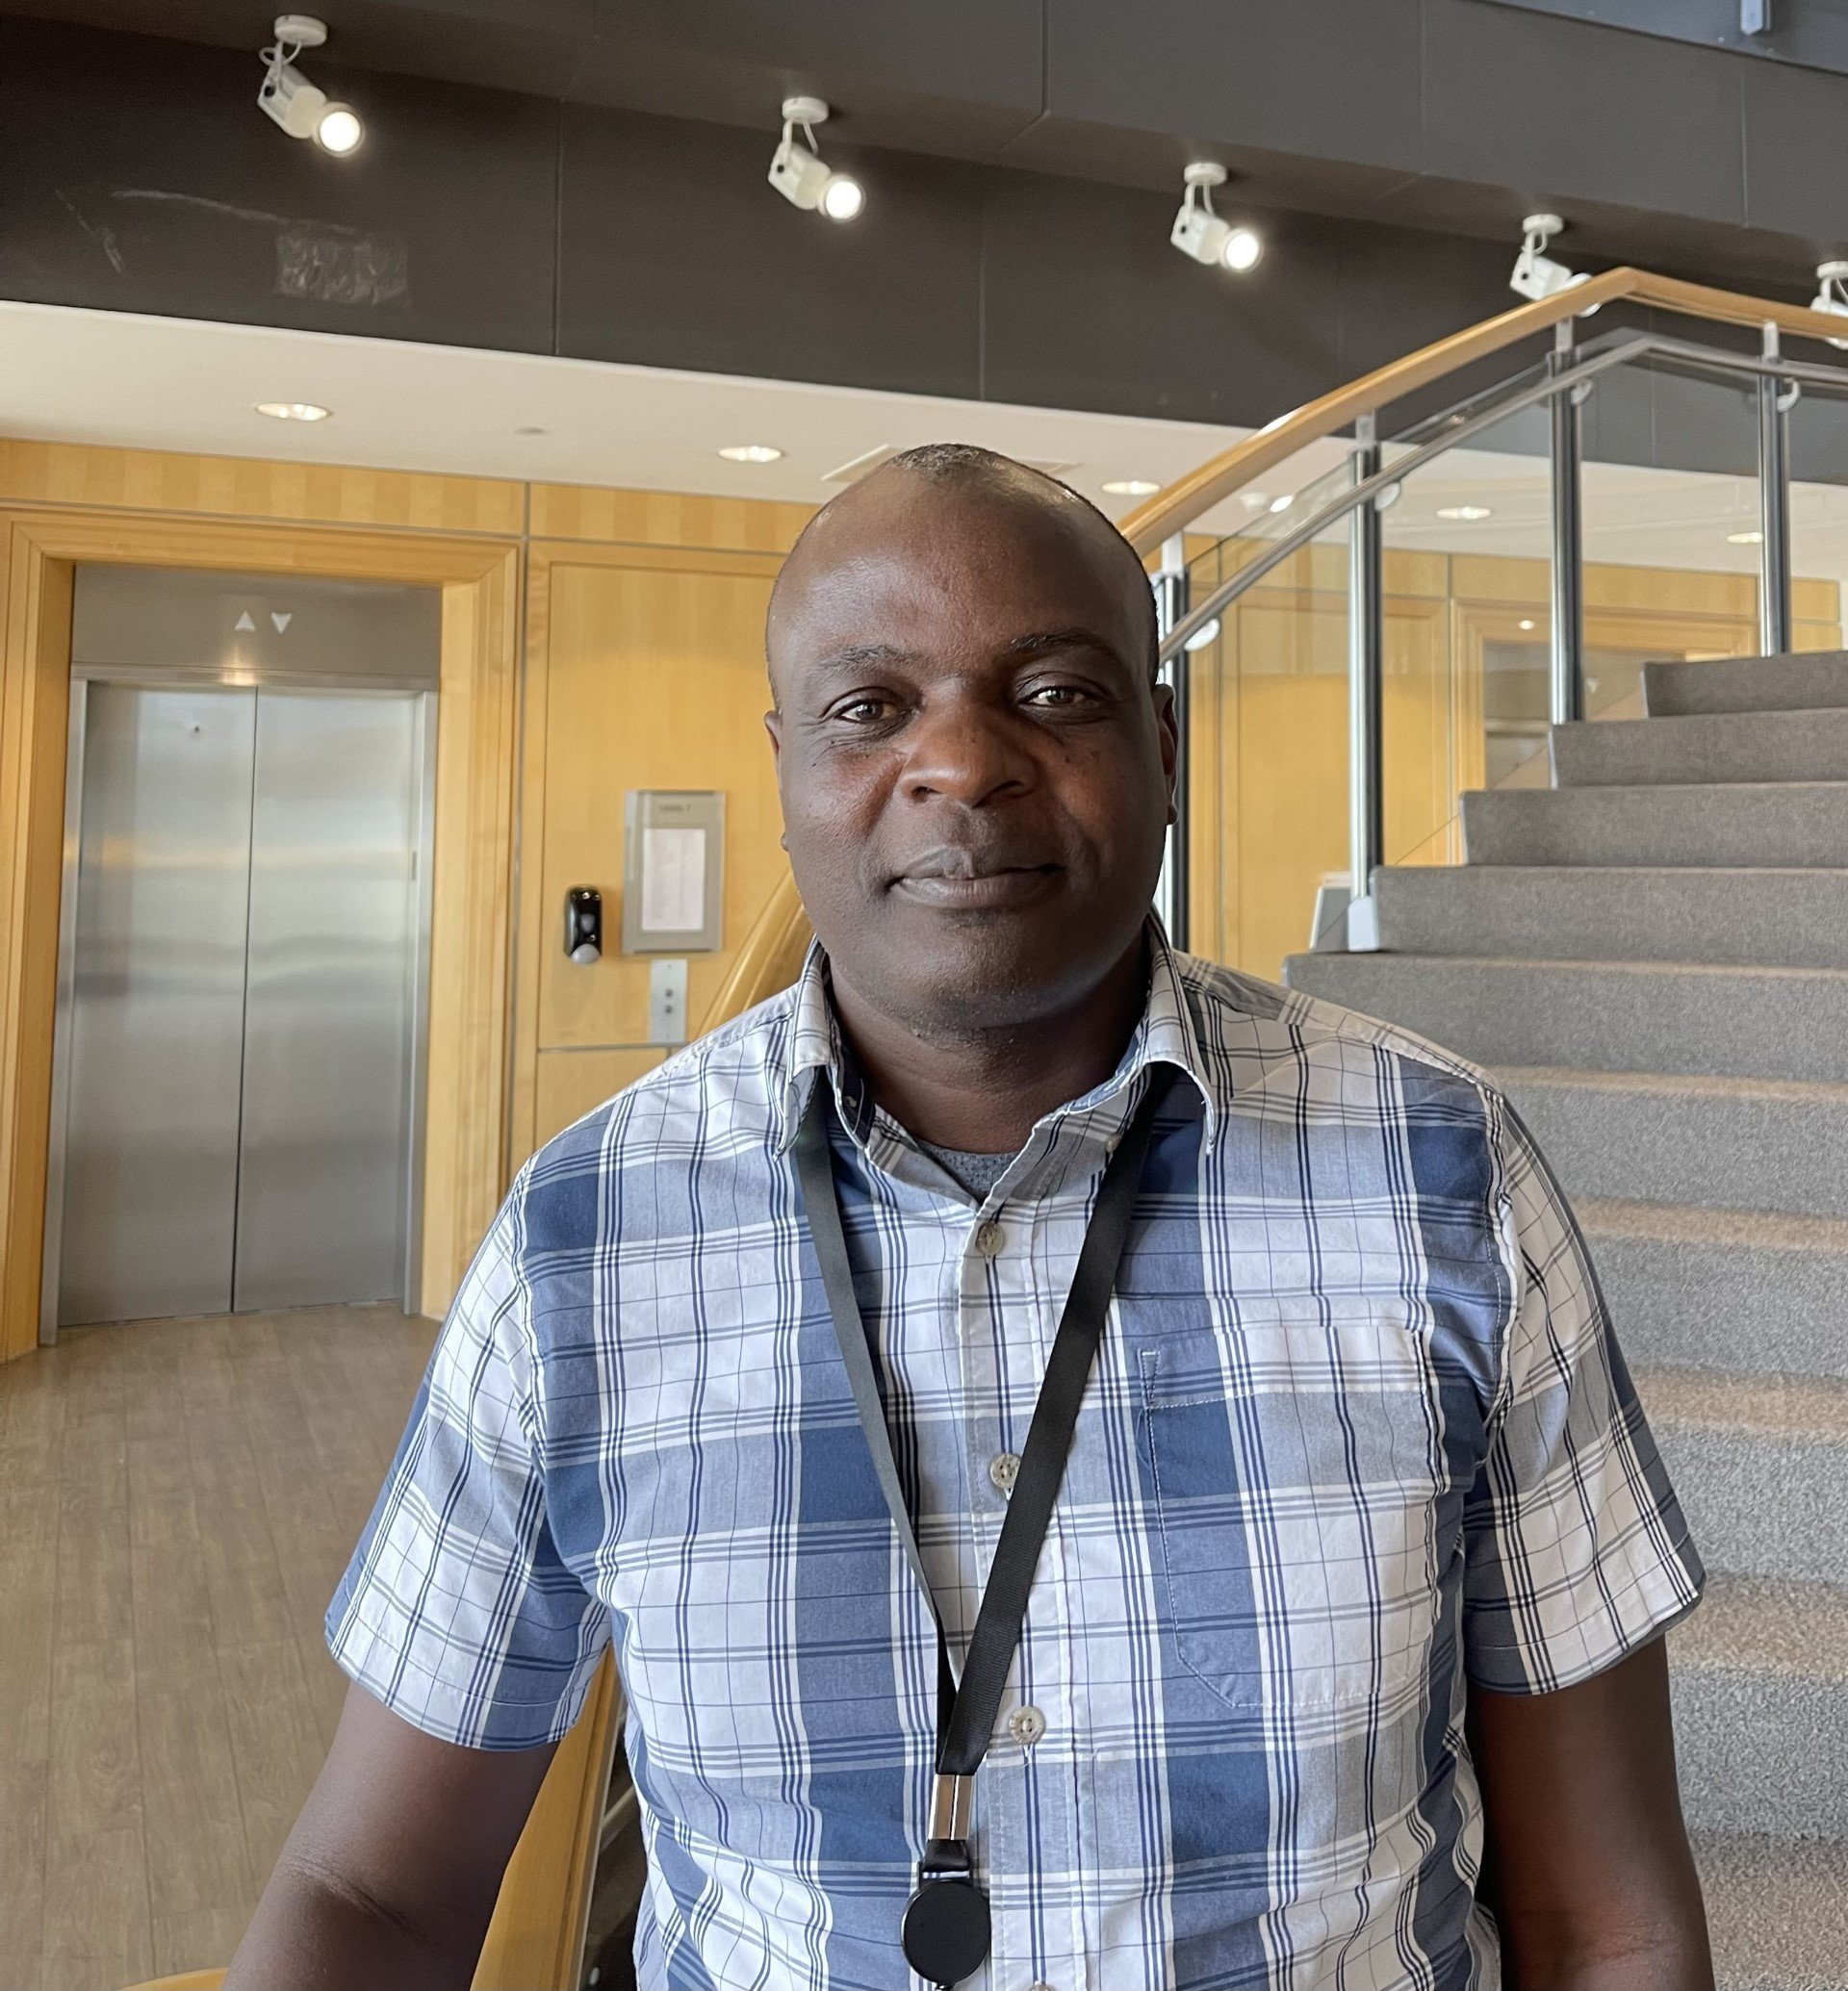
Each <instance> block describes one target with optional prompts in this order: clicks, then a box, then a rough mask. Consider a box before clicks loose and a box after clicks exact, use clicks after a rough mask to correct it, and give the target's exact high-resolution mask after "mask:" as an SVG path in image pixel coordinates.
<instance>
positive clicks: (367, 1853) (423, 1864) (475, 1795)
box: [224, 1687, 552, 1991]
mask: <svg viewBox="0 0 1848 1991" xmlns="http://www.w3.org/2000/svg"><path fill="white" fill-rule="evenodd" d="M551 1761H552V1745H548V1746H547V1747H545V1748H544V1749H513V1750H506V1749H458V1748H457V1747H456V1746H455V1745H454V1744H453V1743H448V1742H438V1741H437V1740H435V1738H433V1737H431V1736H428V1735H425V1734H424V1733H423V1732H422V1731H421V1730H419V1729H416V1728H413V1727H412V1726H411V1724H410V1723H408V1722H405V1721H402V1720H400V1719H399V1717H398V1716H397V1715H395V1714H393V1713H392V1712H391V1711H390V1710H389V1709H388V1708H386V1707H384V1706H383V1705H382V1704H381V1703H380V1702H378V1701H377V1700H374V1699H373V1698H372V1696H371V1695H370V1694H368V1693H366V1692H365V1691H364V1689H362V1688H359V1687H352V1688H349V1689H348V1690H347V1705H346V1707H345V1709H344V1710H343V1711H342V1714H341V1718H340V1728H339V1731H338V1733H337V1734H336V1735H335V1737H334V1746H333V1748H332V1749H330V1750H329V1751H328V1756H327V1761H326V1764H325V1766H324V1767H323V1769H322V1770H321V1775H320V1776H319V1778H317V1780H316V1783H315V1788H314V1790H313V1791H312V1792H311V1793H310V1795H309V1798H308V1801H307V1803H306V1804H304V1805H303V1806H302V1811H301V1816H300V1817H299V1818H298V1819H297V1820H296V1821H295V1830H294V1831H292V1832H291V1833H290V1835H289V1840H288V1844H287V1845H286V1846H284V1848H283V1850H282V1855H281V1857H280V1858H279V1859H278V1860H277V1862H276V1870H275V1872H274V1873H273V1874H272V1875H271V1876H270V1877H269V1885H268V1886H267V1887H266V1888H265V1889H264V1891H263V1899H262V1901H261V1902H258V1904H257V1912H256V1914H255V1915H254V1916H253V1917H252V1918H251V1922H250V1927H249V1928H248V1929H247V1930H246V1931H245V1932H244V1941H243V1942H242V1943H240V1944H239V1945H238V1953H237V1955H236V1956H235V1957H234V1958H233V1959H232V1963H231V1969H230V1972H229V1974H228V1975H227V1977H226V1978H225V1980H224V1982H225V1991H334V1987H338V1991H468V1986H469V1983H470V1981H471V1979H472V1978H474V1976H475V1962H476V1959H477V1958H478V1956H479V1954H480V1951H481V1940H482V1938H483V1937H484V1936H485V1935H486V1933H487V1928H488V1922H489V1918H490V1917H491V1916H492V1915H493V1913H494V1904H495V1901H496V1898H497V1897H498V1895H499V1894H500V1891H501V1876H502V1874H503V1873H504V1872H505V1871H506V1865H507V1861H508V1859H509V1858H510V1857H511V1855H512V1852H513V1849H514V1846H515V1844H516V1843H517V1842H518V1840H519V1837H520V1832H521V1829H522V1827H523V1826H524V1825H525V1824H526V1814H527V1812H528V1811H530V1810H531V1808H532V1801H533V1800H534V1799H535V1798H536V1797H537V1796H538V1794H539V1786H540V1784H541V1783H542V1782H543V1781H544V1780H545V1774H546V1769H547V1766H548V1765H549V1764H550V1763H551Z"/></svg>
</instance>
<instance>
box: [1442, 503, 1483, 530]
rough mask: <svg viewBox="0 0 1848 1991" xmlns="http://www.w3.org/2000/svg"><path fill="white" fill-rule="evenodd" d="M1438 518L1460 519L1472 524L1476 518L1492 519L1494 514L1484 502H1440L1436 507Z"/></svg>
mask: <svg viewBox="0 0 1848 1991" xmlns="http://www.w3.org/2000/svg"><path fill="white" fill-rule="evenodd" d="M1437 516H1438V517H1439V518H1440V519H1460V520H1462V521H1463V522H1464V523H1467V524H1471V525H1474V524H1475V523H1476V521H1477V520H1478V519H1493V518H1494V517H1495V514H1494V512H1493V511H1491V510H1490V509H1489V507H1488V506H1487V505H1485V504H1441V505H1439V506H1438V508H1437Z"/></svg>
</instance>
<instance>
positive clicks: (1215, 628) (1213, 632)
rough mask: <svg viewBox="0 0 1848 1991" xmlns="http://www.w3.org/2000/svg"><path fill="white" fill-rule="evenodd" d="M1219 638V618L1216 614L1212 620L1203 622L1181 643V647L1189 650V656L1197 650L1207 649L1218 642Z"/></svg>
mask: <svg viewBox="0 0 1848 1991" xmlns="http://www.w3.org/2000/svg"><path fill="white" fill-rule="evenodd" d="M1218 641H1219V617H1218V616H1217V615H1216V616H1215V617H1214V618H1213V620H1212V621H1211V622H1208V623H1202V624H1201V625H1200V626H1199V627H1198V628H1197V629H1195V630H1194V631H1193V635H1191V636H1190V637H1189V638H1188V639H1187V641H1186V642H1185V643H1184V644H1182V645H1181V648H1182V649H1183V650H1185V651H1187V653H1188V655H1189V656H1192V655H1193V652H1194V651H1196V650H1205V649H1206V648H1207V647H1208V646H1209V645H1210V644H1214V643H1217V642H1218Z"/></svg>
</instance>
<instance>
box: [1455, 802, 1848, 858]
mask: <svg viewBox="0 0 1848 1991" xmlns="http://www.w3.org/2000/svg"><path fill="white" fill-rule="evenodd" d="M1463 841H1464V847H1465V849H1466V850H1467V851H1468V852H1469V861H1470V862H1471V863H1472V864H1488V865H1495V864H1646V865H1681V864H1691V865H1715V866H1732V867H1735V868H1737V867H1753V866H1758V865H1765V866H1789V867H1792V868H1802V867H1807V866H1813V865H1830V866H1836V867H1841V866H1848V781H1738V782H1733V783H1732V784H1730V785H1728V784H1720V783H1714V782H1706V783H1694V784H1692V785H1688V786H1679V787H1678V786H1674V785H1668V784H1664V785H1661V786H1653V787H1652V786H1643V787H1609V788H1489V789H1477V790H1476V791H1474V792H1473V793H1471V794H1468V795H1465V796H1464V798H1463Z"/></svg>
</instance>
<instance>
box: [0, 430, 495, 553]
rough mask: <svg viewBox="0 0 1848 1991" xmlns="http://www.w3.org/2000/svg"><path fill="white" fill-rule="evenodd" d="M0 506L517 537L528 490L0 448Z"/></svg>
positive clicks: (333, 468) (92, 451)
mask: <svg viewBox="0 0 1848 1991" xmlns="http://www.w3.org/2000/svg"><path fill="white" fill-rule="evenodd" d="M0 502H7V503H13V504H29V505H39V504H56V505H82V506H87V507H95V508H103V509H108V510H112V511H116V510H119V511H137V512H161V513H166V514H169V515H172V514H186V515H190V516H194V517H210V518H219V519H251V520H275V521H279V522H280V521H289V522H294V523H301V524H325V525H366V526H387V527H395V528H398V529H400V530H416V531H424V532H443V533H458V532H481V533H489V534H495V535H500V536H503V537H510V536H516V535H518V534H520V533H521V532H523V531H524V530H525V526H526V486H525V485H523V484H516V483H509V482H507V481H506V480H504V479H501V478H492V477H443V476H432V475H425V474H423V473H421V472H410V471H379V470H359V469H352V468H349V467H344V466H340V465H331V464H309V463H272V462H266V461H264V460H262V459H260V458H255V457H242V456H185V455H179V454H175V453H171V452H167V451H161V450H155V449H105V448H91V447H81V446H79V445H76V444H72V443H30V442H8V441H5V440H0Z"/></svg>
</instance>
